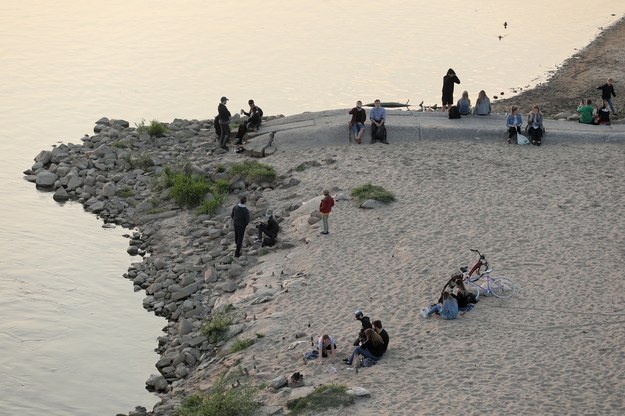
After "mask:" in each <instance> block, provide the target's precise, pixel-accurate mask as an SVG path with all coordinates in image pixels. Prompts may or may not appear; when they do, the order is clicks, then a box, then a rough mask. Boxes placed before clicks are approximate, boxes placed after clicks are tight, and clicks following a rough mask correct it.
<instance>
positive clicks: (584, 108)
mask: <svg viewBox="0 0 625 416" xmlns="http://www.w3.org/2000/svg"><path fill="white" fill-rule="evenodd" d="M577 112H578V113H579V122H580V123H584V124H595V107H593V106H592V100H586V105H584V101H582V102H581V103H579V107H577Z"/></svg>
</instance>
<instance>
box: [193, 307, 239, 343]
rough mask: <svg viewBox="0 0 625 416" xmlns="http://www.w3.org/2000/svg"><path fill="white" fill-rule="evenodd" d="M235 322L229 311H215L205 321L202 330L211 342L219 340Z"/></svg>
mask: <svg viewBox="0 0 625 416" xmlns="http://www.w3.org/2000/svg"><path fill="white" fill-rule="evenodd" d="M233 323H234V320H233V318H232V315H231V314H230V313H228V312H227V311H220V312H215V313H214V314H213V315H212V316H211V317H209V318H208V319H207V320H206V321H205V322H204V324H203V325H202V329H201V332H202V335H204V336H205V337H206V338H208V340H209V341H210V342H218V341H221V340H222V339H223V335H224V334H225V333H226V331H227V330H228V328H229V327H230V325H232V324H233Z"/></svg>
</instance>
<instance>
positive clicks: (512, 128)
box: [506, 105, 523, 144]
mask: <svg viewBox="0 0 625 416" xmlns="http://www.w3.org/2000/svg"><path fill="white" fill-rule="evenodd" d="M518 110H519V107H517V106H516V105H513V106H512V108H511V109H510V114H509V115H508V118H507V119H506V127H507V128H508V144H510V143H512V137H513V136H515V135H517V134H521V126H522V125H523V117H521V114H518V113H517V111H518Z"/></svg>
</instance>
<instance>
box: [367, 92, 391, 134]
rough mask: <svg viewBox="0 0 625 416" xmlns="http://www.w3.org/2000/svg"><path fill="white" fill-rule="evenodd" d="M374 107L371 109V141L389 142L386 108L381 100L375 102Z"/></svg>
mask: <svg viewBox="0 0 625 416" xmlns="http://www.w3.org/2000/svg"><path fill="white" fill-rule="evenodd" d="M373 105H374V107H373V108H372V109H371V111H369V119H370V120H371V143H372V144H373V143H375V142H377V141H380V142H382V143H384V144H388V141H387V140H386V125H385V123H386V109H385V108H384V107H382V106H381V103H380V100H375V101H374V102H373Z"/></svg>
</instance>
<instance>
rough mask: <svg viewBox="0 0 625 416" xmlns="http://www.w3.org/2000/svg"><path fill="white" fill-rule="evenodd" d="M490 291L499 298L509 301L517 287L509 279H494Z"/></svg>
mask: <svg viewBox="0 0 625 416" xmlns="http://www.w3.org/2000/svg"><path fill="white" fill-rule="evenodd" d="M490 291H491V292H492V294H493V295H495V296H497V297H498V298H503V299H507V298H509V297H511V296H512V295H514V292H515V291H516V287H515V286H514V282H512V279H510V278H509V277H492V278H491V281H490Z"/></svg>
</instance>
